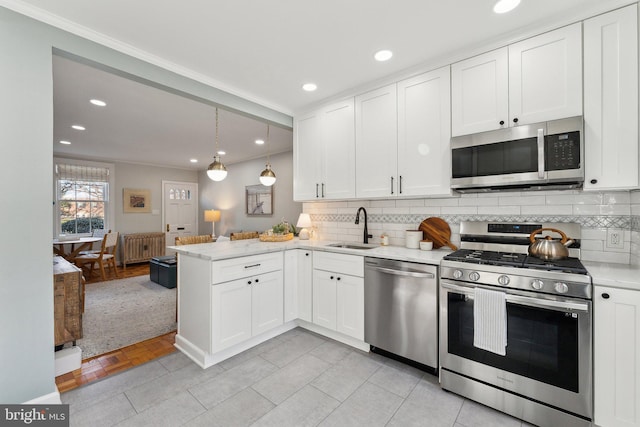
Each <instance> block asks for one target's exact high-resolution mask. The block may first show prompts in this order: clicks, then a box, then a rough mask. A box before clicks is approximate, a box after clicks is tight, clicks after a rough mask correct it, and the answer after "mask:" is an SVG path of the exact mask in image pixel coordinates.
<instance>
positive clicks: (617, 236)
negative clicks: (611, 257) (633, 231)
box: [607, 228, 624, 249]
mask: <svg viewBox="0 0 640 427" xmlns="http://www.w3.org/2000/svg"><path fill="white" fill-rule="evenodd" d="M607 247H608V248H616V249H624V230H620V229H617V228H609V229H608V230H607Z"/></svg>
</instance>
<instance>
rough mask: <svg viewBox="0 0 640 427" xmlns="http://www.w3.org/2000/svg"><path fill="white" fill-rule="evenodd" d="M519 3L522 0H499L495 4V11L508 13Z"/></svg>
mask: <svg viewBox="0 0 640 427" xmlns="http://www.w3.org/2000/svg"><path fill="white" fill-rule="evenodd" d="M519 4H520V0H498V2H497V3H496V4H495V6H493V11H494V12H495V13H507V12H509V11H512V10H513V9H515V8H516V7H517V6H518V5H519Z"/></svg>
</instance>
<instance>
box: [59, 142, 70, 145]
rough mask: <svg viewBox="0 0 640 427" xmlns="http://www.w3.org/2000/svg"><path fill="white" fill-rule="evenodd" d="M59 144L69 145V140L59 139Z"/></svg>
mask: <svg viewBox="0 0 640 427" xmlns="http://www.w3.org/2000/svg"><path fill="white" fill-rule="evenodd" d="M60 144H63V145H71V143H70V142H69V141H60Z"/></svg>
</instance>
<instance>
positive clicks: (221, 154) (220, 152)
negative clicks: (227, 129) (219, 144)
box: [218, 151, 227, 156]
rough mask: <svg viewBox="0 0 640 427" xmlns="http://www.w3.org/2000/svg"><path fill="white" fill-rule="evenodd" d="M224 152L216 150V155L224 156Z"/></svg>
mask: <svg viewBox="0 0 640 427" xmlns="http://www.w3.org/2000/svg"><path fill="white" fill-rule="evenodd" d="M225 154H227V152H226V151H218V156H224V155H225Z"/></svg>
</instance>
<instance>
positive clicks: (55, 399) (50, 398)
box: [23, 387, 62, 405]
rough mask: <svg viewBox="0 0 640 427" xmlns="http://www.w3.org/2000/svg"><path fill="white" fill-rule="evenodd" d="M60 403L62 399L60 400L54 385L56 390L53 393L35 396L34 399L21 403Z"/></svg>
mask: <svg viewBox="0 0 640 427" xmlns="http://www.w3.org/2000/svg"><path fill="white" fill-rule="evenodd" d="M61 403H62V401H61V400H60V392H59V391H58V389H57V387H56V391H54V392H53V393H49V394H45V395H43V396H40V397H36V398H35V399H31V400H29V401H27V402H24V403H23V405H60V404H61Z"/></svg>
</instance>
